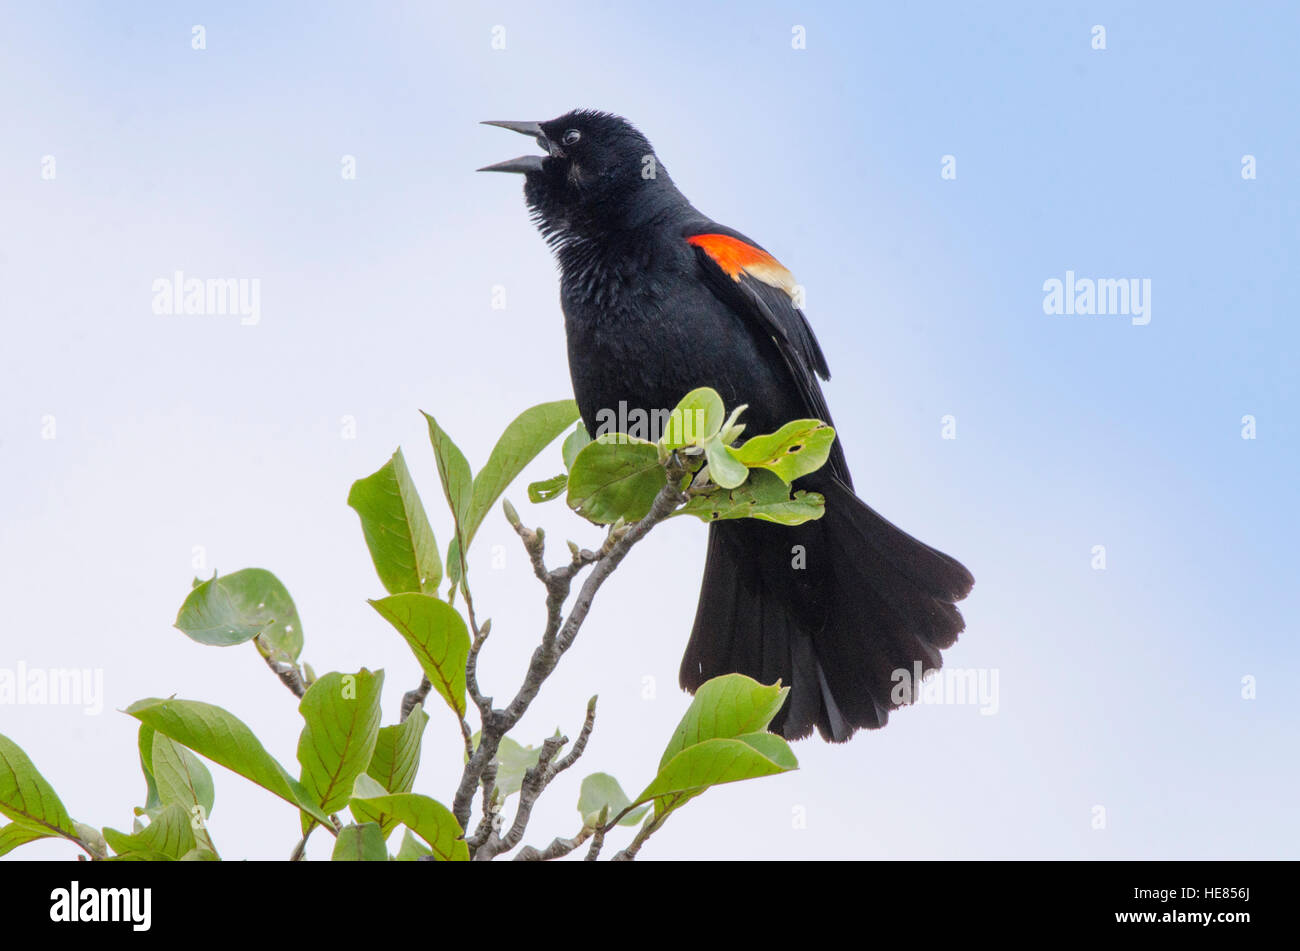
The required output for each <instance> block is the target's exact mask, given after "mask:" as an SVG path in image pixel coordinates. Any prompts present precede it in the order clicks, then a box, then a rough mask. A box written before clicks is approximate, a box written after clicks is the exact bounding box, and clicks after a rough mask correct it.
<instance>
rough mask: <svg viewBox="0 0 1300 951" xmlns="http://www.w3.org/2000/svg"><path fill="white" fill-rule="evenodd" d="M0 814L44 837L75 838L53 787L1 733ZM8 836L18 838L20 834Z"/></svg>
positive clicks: (71, 826) (72, 825) (20, 750)
mask: <svg viewBox="0 0 1300 951" xmlns="http://www.w3.org/2000/svg"><path fill="white" fill-rule="evenodd" d="M0 815H4V816H6V817H8V818H9V819H12V820H13V821H14V822H17V823H20V824H21V825H23V826H27V827H31V828H34V829H38V830H40V831H41V832H42V833H44V834H46V835H61V836H63V837H64V838H67V839H73V840H75V839H76V838H77V828H76V825H75V824H74V823H73V821H72V817H71V816H69V815H68V810H66V809H64V808H63V803H62V802H60V801H59V797H58V795H57V794H56V793H55V792H54V788H53V787H52V786H51V785H50V784H49V783H48V782H46V781H45V777H44V776H42V775H41V774H40V773H39V772H37V770H36V767H35V766H34V765H33V764H32V761H31V760H30V759H28V758H27V754H26V753H24V752H23V751H22V748H21V747H19V745H18V744H17V743H15V742H14V741H13V740H11V739H9V738H8V737H7V736H4V735H3V734H0ZM6 828H8V827H7V826H6ZM11 835H12V836H14V837H20V836H21V832H20V831H17V832H13V833H11ZM27 841H31V840H30V839H29V840H27Z"/></svg>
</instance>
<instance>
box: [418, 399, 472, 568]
mask: <svg viewBox="0 0 1300 951" xmlns="http://www.w3.org/2000/svg"><path fill="white" fill-rule="evenodd" d="M424 418H425V419H426V420H428V423H429V442H431V443H432V444H433V458H434V461H435V462H436V463H437V464H438V478H439V479H440V480H441V481H442V494H443V496H444V497H445V498H446V499H447V507H448V508H449V509H450V510H451V518H452V521H453V522H454V523H455V526H456V531H455V533H454V534H453V535H452V539H451V544H450V545H449V546H448V548H447V579H448V580H449V581H450V582H451V590H452V591H455V590H456V585H458V584H459V583H460V567H461V566H460V546H459V544H458V541H459V540H460V539H461V538H462V537H464V535H465V531H466V526H468V524H469V510H470V502H471V498H472V494H473V491H474V475H473V473H472V472H471V471H470V468H469V463H468V462H466V461H465V454H464V453H463V452H461V451H460V448H459V447H458V446H457V445H456V444H455V443H454V442H452V439H451V437H450V436H448V435H447V434H446V433H445V432H443V429H442V427H441V426H439V425H438V423H437V421H436V420H435V419H434V418H433V417H432V416H430V415H429V414H428V413H425V414H424Z"/></svg>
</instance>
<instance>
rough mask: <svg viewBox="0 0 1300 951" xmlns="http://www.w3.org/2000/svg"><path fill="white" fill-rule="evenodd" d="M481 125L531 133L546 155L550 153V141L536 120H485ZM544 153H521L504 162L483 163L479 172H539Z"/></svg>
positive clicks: (524, 133)
mask: <svg viewBox="0 0 1300 951" xmlns="http://www.w3.org/2000/svg"><path fill="white" fill-rule="evenodd" d="M482 124H483V125H495V126H500V127H501V128H502V129H509V130H510V131H511V132H518V133H519V134H520V135H531V136H532V137H533V138H534V139H536V140H537V144H538V145H540V146H541V147H542V148H544V149H545V150H546V153H547V155H549V154H551V151H552V150H551V142H550V140H549V139H547V138H546V133H545V132H543V131H542V127H541V126H540V125H539V124H538V123H536V122H503V121H499V120H487V121H485V122H483V123H482ZM545 158H546V155H521V156H519V157H518V158H512V159H507V160H506V161H504V162H497V163H496V164H495V165H484V166H483V167H482V168H480V169H479V171H480V172H517V173H519V174H521V175H522V174H524V173H526V172H540V171H541V170H542V160H543V159H545Z"/></svg>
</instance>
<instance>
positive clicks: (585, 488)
mask: <svg viewBox="0 0 1300 951" xmlns="http://www.w3.org/2000/svg"><path fill="white" fill-rule="evenodd" d="M667 483H668V474H667V473H666V472H665V470H664V467H663V465H662V464H660V462H659V450H658V448H657V447H656V446H655V445H654V443H648V442H644V441H642V440H639V439H634V438H633V437H631V436H624V435H622V434H621V433H615V434H612V435H610V436H602V437H600V439H597V440H596V441H595V442H593V443H591V444H590V445H588V446H587V447H586V448H585V449H583V450H582V451H581V452H580V453H578V458H577V459H575V460H574V462H573V470H572V471H571V472H570V473H569V497H568V504H569V507H570V508H572V509H574V510H576V511H577V512H579V513H580V514H581V515H583V516H585V517H586V518H588V519H590V520H591V521H593V522H595V523H597V524H598V525H608V524H610V523H612V522H617V521H618V520H619V519H620V518H622V519H625V520H626V521H628V522H635V521H638V520H639V519H642V518H644V517H645V516H646V515H647V514H648V513H649V511H650V508H651V506H653V505H654V501H655V497H656V496H657V495H658V494H659V491H660V489H662V488H663V487H664V486H665V485H666V484H667Z"/></svg>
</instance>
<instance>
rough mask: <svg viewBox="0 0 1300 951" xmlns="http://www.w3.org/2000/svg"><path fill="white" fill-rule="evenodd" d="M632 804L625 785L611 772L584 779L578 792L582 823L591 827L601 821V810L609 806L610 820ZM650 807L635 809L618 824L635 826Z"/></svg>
mask: <svg viewBox="0 0 1300 951" xmlns="http://www.w3.org/2000/svg"><path fill="white" fill-rule="evenodd" d="M631 804H632V800H631V799H629V798H628V797H627V793H625V792H623V787H622V786H620V785H619V784H618V780H617V779H615V778H614V777H613V776H611V775H609V773H592V774H591V775H590V776H588V777H587V778H586V779H584V780H583V781H582V788H581V789H580V790H579V792H578V812H579V813H580V814H581V815H582V824H583V825H584V826H586V827H587V828H589V829H591V828H595V827H596V825H597V823H599V822H600V813H601V810H603V809H605V808H607V807H608V809H609V812H607V813H606V816H607V820H606V821H608V819H612V818H614V816H616V815H618V814H619V813H620V812H622V811H623V810H624V809H626V808H627V807H628V806H629V805H631ZM648 809H649V807H648V806H647V807H643V808H641V809H635V810H633V811H632V812H629V813H628V814H627V815H626V816H624V817H623V818H622V819H620V820H619V823H618V824H619V825H621V826H634V825H636V824H637V823H638V822H640V821H641V817H642V816H644V815H645V814H646V811H647V810H648Z"/></svg>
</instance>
